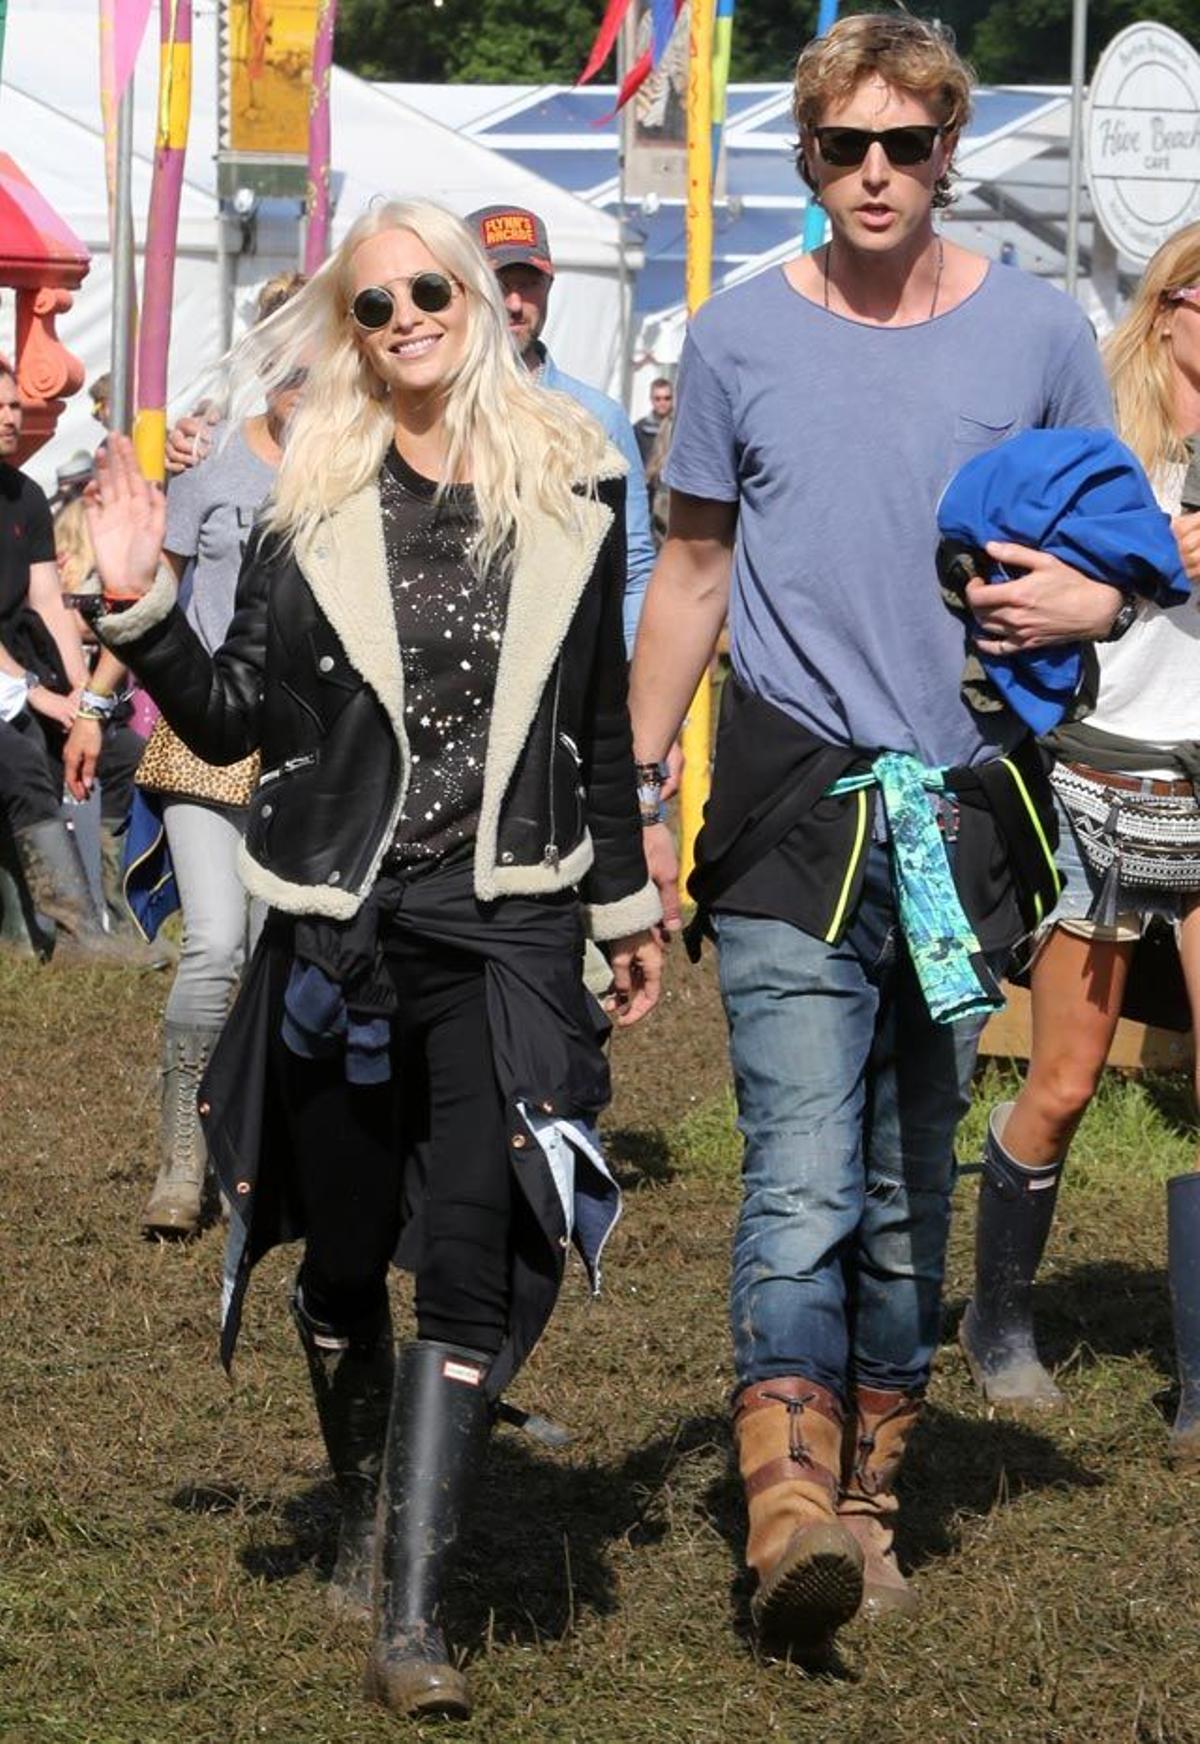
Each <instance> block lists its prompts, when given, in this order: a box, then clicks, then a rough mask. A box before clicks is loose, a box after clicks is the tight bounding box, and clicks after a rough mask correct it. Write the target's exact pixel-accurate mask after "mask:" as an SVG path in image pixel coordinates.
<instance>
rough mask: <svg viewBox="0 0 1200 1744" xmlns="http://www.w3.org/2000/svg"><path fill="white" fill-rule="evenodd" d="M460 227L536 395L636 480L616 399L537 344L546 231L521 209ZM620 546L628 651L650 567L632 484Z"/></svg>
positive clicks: (628, 431) (476, 217) (546, 289)
mask: <svg viewBox="0 0 1200 1744" xmlns="http://www.w3.org/2000/svg"><path fill="white" fill-rule="evenodd" d="M467 224H468V225H469V226H470V228H471V229H472V230H474V232H475V234H476V236H477V237H478V239H479V242H480V245H481V247H482V248H483V251H484V253H485V254H486V255H487V257H488V259H489V260H490V261H491V263H492V266H493V268H494V269H495V273H496V277H497V279H498V280H499V281H500V292H501V295H502V297H503V299H504V307H505V309H506V310H507V312H508V324H509V330H510V331H511V333H512V336H513V340H514V342H515V343H516V346H517V349H518V351H519V352H520V353H521V357H522V359H523V360H524V363H525V367H526V368H527V369H528V370H529V371H530V372H531V374H533V375H536V376H537V378H538V381H539V382H540V383H541V385H542V386H543V387H544V388H554V389H556V390H557V391H558V392H559V393H561V394H569V395H570V397H571V399H573V400H576V401H577V402H578V403H579V405H581V406H582V407H583V409H584V411H586V412H590V413H591V415H592V417H593V418H595V420H596V422H597V423H598V424H600V425H601V426H602V428H603V429H604V432H605V434H606V435H607V437H608V439H609V441H610V442H611V443H612V444H613V446H614V448H617V449H619V450H620V452H621V453H622V454H623V455H624V456H625V459H626V460H627V461H628V462H629V476H630V479H631V480H633V481H636V480H637V479H639V478H640V477H641V475H642V459H641V453H640V451H639V449H638V444H637V437H636V436H635V435H634V433H633V425H632V424H631V423H630V421H629V417H628V415H627V414H626V412H625V411H624V410H623V408H622V407H621V406H619V405H618V404H617V402H616V400H613V399H610V398H609V396H608V395H607V394H602V393H601V392H600V390H599V388H594V387H591V386H589V384H588V383H587V382H582V381H578V380H577V379H576V378H575V377H574V376H570V375H567V374H566V373H565V372H564V371H563V370H561V369H559V367H558V365H557V364H556V363H555V361H554V359H553V358H552V357H551V356H550V353H549V352H548V351H547V349H546V347H545V345H544V344H543V343H542V338H541V333H542V329H543V327H544V326H545V325H546V310H547V306H548V304H549V301H550V288H551V286H552V285H553V283H554V262H553V260H552V258H551V255H550V240H549V238H548V236H547V235H546V226H545V224H544V223H543V221H542V220H541V219H540V218H539V217H538V215H537V213H536V212H529V211H527V210H526V209H525V208H524V207H522V206H483V207H481V208H480V209H479V210H478V211H477V212H472V213H470V215H469V216H468V218H467ZM625 540H626V564H627V569H628V576H627V580H626V584H625V645H626V647H627V649H628V650H629V652H630V653H631V654H632V652H633V639H634V636H635V635H636V634H637V626H638V618H639V616H640V615H641V609H642V599H643V597H644V595H645V592H646V583H647V582H648V581H649V579H650V571H651V569H653V567H654V541H653V538H652V537H651V533H650V511H649V504H648V501H647V498H646V493H645V491H643V490H638V489H636V488H634V486H633V485H631V487H630V488H629V489H628V490H627V491H626V495H625Z"/></svg>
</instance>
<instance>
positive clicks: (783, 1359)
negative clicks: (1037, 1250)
mask: <svg viewBox="0 0 1200 1744" xmlns="http://www.w3.org/2000/svg"><path fill="white" fill-rule="evenodd" d="M714 919H715V924H716V930H717V938H718V945H719V950H720V970H721V994H722V998H723V1000H724V1002H725V1014H726V1017H727V1019H728V1022H729V1036H730V1054H731V1059H732V1064H733V1075H734V1083H735V1086H736V1090H737V1101H738V1115H739V1119H738V1125H739V1127H740V1129H741V1133H742V1136H743V1139H744V1140H745V1152H744V1159H743V1198H742V1209H741V1215H740V1218H739V1220H738V1226H737V1231H736V1233H735V1236H734V1242H733V1282H732V1289H731V1297H730V1316H731V1320H732V1327H733V1346H734V1360H735V1366H736V1370H737V1378H738V1384H739V1385H740V1386H744V1385H745V1384H746V1383H748V1382H750V1381H757V1380H765V1379H768V1378H770V1377H772V1376H776V1375H794V1374H802V1375H804V1376H806V1377H807V1378H808V1379H810V1380H814V1381H816V1382H818V1383H819V1384H820V1385H821V1386H823V1387H828V1388H829V1389H830V1390H831V1391H832V1392H834V1393H836V1394H838V1396H839V1397H841V1398H843V1399H844V1398H845V1397H846V1396H847V1392H848V1390H849V1388H850V1387H851V1386H853V1385H854V1384H856V1383H857V1384H861V1385H864V1386H869V1387H879V1388H884V1389H888V1390H893V1389H895V1390H900V1389H904V1390H909V1389H913V1388H917V1387H920V1386H923V1385H924V1383H925V1381H926V1380H927V1378H928V1375H929V1370H930V1366H931V1364H932V1361H933V1355H934V1352H935V1350H936V1349H937V1343H938V1331H939V1321H940V1312H941V1288H942V1274H943V1270H944V1266H945V1252H946V1236H947V1233H948V1231H949V1225H950V1195H951V1192H952V1190H953V1186H954V1175H955V1163H954V1135H955V1132H956V1129H957V1127H958V1123H959V1121H960V1120H961V1118H962V1116H963V1114H964V1113H965V1111H966V1108H967V1103H968V1091H969V1086H970V1079H971V1071H972V1068H973V1066H974V1061H975V1049H976V1044H977V1042H978V1039H979V1032H980V1029H981V1028H982V1020H981V1019H975V1018H973V1019H970V1020H968V1021H967V1022H964V1023H961V1024H955V1025H945V1024H936V1023H934V1022H933V1020H932V1019H931V1018H930V1016H929V1014H928V1012H927V1011H926V1009H925V1001H924V999H923V997H922V994H921V989H920V986H919V984H918V982H917V977H916V972H915V970H914V968H913V965H912V962H911V959H910V958H909V955H908V952H907V950H906V949H905V946H904V941H903V938H902V936H901V935H900V932H899V928H898V923H897V920H896V913H895V905H894V901H893V896H892V886H891V876H890V870H889V864H888V851H887V848H886V846H884V845H882V844H878V843H876V844H874V845H873V846H872V848H871V853H870V860H869V862H868V867H867V877H866V885H865V889H864V892H863V898H862V902H861V904H860V906H859V909H858V912H857V914H856V916H855V918H854V922H853V924H852V926H851V928H850V930H849V932H848V934H847V936H846V937H845V939H843V941H842V943H841V944H840V945H828V944H825V943H824V942H823V941H822V940H820V939H817V938H813V937H812V936H810V935H809V934H808V933H803V932H801V931H800V930H799V928H797V927H794V926H790V925H789V924H788V923H787V922H785V921H777V920H760V919H756V918H753V917H750V916H743V915H717V916H715V917H714Z"/></svg>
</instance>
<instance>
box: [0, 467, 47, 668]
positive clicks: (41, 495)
mask: <svg viewBox="0 0 1200 1744" xmlns="http://www.w3.org/2000/svg"><path fill="white" fill-rule="evenodd" d="M53 562H54V523H53V521H52V520H51V517H50V504H49V503H48V502H47V501H46V493H45V491H44V490H42V488H41V486H40V485H36V484H34V482H33V480H32V479H31V478H26V476H25V474H24V473H23V472H19V471H18V470H17V468H16V467H15V466H8V465H6V464H5V463H4V462H3V461H0V642H4V643H5V644H6V645H7V643H8V640H9V632H10V630H11V628H12V624H13V621H14V619H15V618H16V617H17V615H18V614H19V612H20V610H21V608H22V606H24V605H26V604H27V603H28V600H29V571H30V568H31V567H32V565H33V564H35V563H53Z"/></svg>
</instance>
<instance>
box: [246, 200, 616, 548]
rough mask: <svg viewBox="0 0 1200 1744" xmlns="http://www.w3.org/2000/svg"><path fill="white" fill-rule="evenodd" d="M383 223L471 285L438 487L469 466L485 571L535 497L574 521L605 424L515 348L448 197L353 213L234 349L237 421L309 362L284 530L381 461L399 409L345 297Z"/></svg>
mask: <svg viewBox="0 0 1200 1744" xmlns="http://www.w3.org/2000/svg"><path fill="white" fill-rule="evenodd" d="M383 230H409V231H411V232H412V234H413V235H414V236H416V237H417V238H418V239H419V240H420V241H421V242H422V243H424V245H425V247H426V248H427V249H428V250H429V252H430V254H432V255H433V257H434V258H435V260H437V261H438V262H439V263H440V265H441V266H442V267H443V269H444V270H445V271H446V272H447V273H448V274H449V275H450V276H451V277H452V278H454V279H457V280H458V281H459V283H460V284H461V285H462V286H463V287H464V290H465V294H466V300H467V336H466V343H465V346H464V349H463V354H462V357H461V360H460V361H459V363H458V364H457V366H456V367H455V369H454V370H453V371H452V373H451V374H450V376H449V377H448V378H447V381H446V384H445V396H446V398H445V411H444V417H445V425H446V433H447V437H448V441H447V444H446V459H445V465H444V469H443V474H442V477H441V479H440V480H439V490H440V491H444V490H445V489H446V488H447V487H448V486H450V485H451V484H453V483H454V482H455V481H456V480H458V479H461V478H463V477H467V478H469V479H470V481H471V484H472V486H473V488H474V491H475V499H476V504H477V509H478V530H477V532H476V535H475V537H474V540H473V542H472V545H471V549H470V558H471V563H472V567H473V568H474V569H475V570H476V572H477V573H483V572H484V571H485V570H486V569H487V568H488V567H489V566H490V565H491V564H493V563H495V562H497V561H499V562H502V563H507V562H509V561H511V559H512V557H513V556H514V555H515V554H516V552H517V551H518V550H519V549H520V547H521V543H522V540H523V538H524V535H525V532H526V528H527V524H528V521H529V519H530V516H531V514H532V513H533V512H534V510H540V511H542V512H544V513H548V514H550V515H551V516H553V518H554V519H555V520H557V521H559V522H561V523H563V524H564V525H566V526H568V527H570V528H574V527H576V526H577V525H578V523H579V507H580V500H581V499H580V496H579V493H578V489H577V487H578V486H579V485H581V484H583V485H584V486H585V487H586V486H588V484H589V483H590V481H594V479H595V476H596V474H597V471H598V470H599V468H600V465H601V460H602V456H603V454H604V449H605V437H604V433H603V431H602V430H601V428H600V426H599V425H598V424H597V423H596V422H595V421H594V420H593V419H592V418H590V417H589V416H588V415H587V413H586V412H584V411H583V409H582V408H581V407H580V406H578V405H576V403H575V402H574V401H573V400H570V399H568V398H567V396H566V395H565V394H560V393H552V392H549V391H547V390H546V389H544V388H539V387H538V386H537V385H536V383H535V382H534V380H533V377H532V376H531V375H530V374H529V372H528V371H527V370H526V369H525V367H524V365H523V364H522V363H521V361H520V359H519V358H518V356H517V353H516V349H515V347H514V345H513V342H512V339H511V337H510V335H509V330H508V320H507V317H506V315H505V312H504V306H503V304H502V302H501V300H500V293H499V290H498V287H497V284H496V279H495V276H494V274H493V272H492V269H491V267H490V266H489V265H488V262H487V260H486V258H485V256H484V254H483V252H482V250H481V249H480V247H479V245H478V243H477V242H476V241H475V238H474V237H473V236H472V234H471V232H470V231H469V230H468V228H467V227H466V225H465V224H463V223H462V221H461V220H460V219H458V218H456V217H455V216H454V215H453V213H450V212H447V211H446V210H445V209H444V208H443V207H441V206H437V205H434V204H433V203H432V202H430V201H425V200H392V201H388V202H386V203H381V204H380V205H378V206H375V207H373V208H372V209H371V210H370V211H369V212H366V213H364V214H363V216H362V217H361V218H359V219H358V220H357V221H356V222H355V223H354V224H353V225H352V226H351V228H350V229H349V231H348V232H347V233H346V236H345V239H344V240H343V242H342V243H341V245H340V246H339V247H338V248H337V249H336V250H335V252H334V253H333V254H332V255H331V256H330V258H329V259H328V260H327V261H326V262H325V264H324V266H322V268H321V269H320V271H319V272H317V273H316V274H315V275H314V276H313V277H312V278H311V279H310V280H309V282H308V284H307V285H306V286H305V287H304V289H303V290H302V291H300V292H299V293H298V294H297V295H296V296H294V297H293V298H292V299H291V300H290V301H289V302H288V303H286V304H285V305H284V307H283V308H281V309H280V310H279V311H278V312H277V313H276V314H274V315H272V316H271V317H270V318H269V319H268V320H266V321H263V322H261V323H260V324H259V325H258V326H257V327H254V328H252V329H251V331H250V332H249V333H247V334H246V335H245V337H244V338H243V339H242V340H240V341H239V343H238V344H237V345H236V346H235V347H234V349H233V351H232V352H231V353H230V357H229V363H228V371H229V404H230V414H231V415H230V422H231V424H233V423H234V421H235V420H236V419H237V418H238V416H239V412H240V408H241V407H242V406H248V405H249V403H250V402H251V401H252V400H254V399H256V398H261V396H262V395H263V394H264V393H266V394H268V395H270V394H271V393H272V392H273V391H274V390H276V389H278V388H280V387H282V386H283V385H284V384H285V383H286V382H287V380H288V378H289V376H291V375H292V374H293V372H294V371H295V370H296V369H297V368H298V367H305V368H307V370H308V380H307V383H306V386H305V388H304V393H303V395H302V397H301V400H300V403H299V405H298V406H297V408H296V411H295V412H294V413H293V415H292V418H291V420H290V422H289V425H288V431H287V439H286V442H285V444H284V450H283V459H282V462H281V464H280V467H279V474H278V478H277V480H276V485H275V490H274V492H273V495H272V497H271V499H270V501H269V503H268V505H267V509H266V514H265V517H264V519H265V522H266V525H267V527H268V528H270V529H272V530H274V531H275V532H277V533H278V534H280V535H281V536H282V537H283V538H284V539H285V541H287V542H288V543H295V542H296V541H298V540H305V539H307V538H308V537H309V536H310V535H311V534H312V533H313V532H314V531H315V529H316V527H317V525H318V524H319V523H320V522H321V521H322V520H324V519H325V517H326V516H328V515H330V514H331V513H332V512H333V511H334V510H335V509H336V508H337V507H338V505H339V504H340V503H342V502H344V501H345V500H346V498H348V497H350V496H352V495H353V494H354V492H356V491H358V490H361V489H362V488H363V487H364V486H365V485H367V484H369V483H370V482H371V481H372V480H373V479H374V478H375V477H376V476H377V475H378V473H379V469H380V466H381V465H382V464H383V459H384V456H385V454H386V453H387V450H388V447H389V445H390V443H391V442H392V440H393V437H394V434H395V418H394V416H393V412H392V406H391V400H390V396H389V391H388V389H387V387H386V385H385V384H384V383H383V382H382V381H381V380H380V379H379V377H378V376H377V375H376V374H375V372H374V370H373V369H372V368H371V366H370V364H369V363H368V361H367V358H366V356H365V354H364V353H363V351H362V350H361V349H360V347H359V344H358V342H357V339H356V337H355V328H354V324H353V321H352V320H351V317H350V304H351V300H352V298H353V294H354V275H353V266H352V263H353V259H354V252H355V250H356V249H357V248H358V247H359V246H360V244H361V243H363V242H365V241H366V240H367V239H368V238H369V237H372V236H376V235H378V234H379V232H380V231H383Z"/></svg>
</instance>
